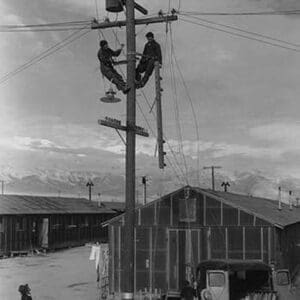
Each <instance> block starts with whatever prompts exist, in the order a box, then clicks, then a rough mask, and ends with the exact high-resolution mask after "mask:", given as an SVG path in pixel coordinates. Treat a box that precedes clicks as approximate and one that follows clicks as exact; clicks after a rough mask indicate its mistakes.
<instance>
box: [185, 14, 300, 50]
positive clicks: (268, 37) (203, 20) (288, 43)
mask: <svg viewBox="0 0 300 300" xmlns="http://www.w3.org/2000/svg"><path fill="white" fill-rule="evenodd" d="M182 15H184V16H186V15H185V14H182ZM189 17H190V18H193V19H196V20H199V21H202V22H205V23H209V24H213V25H217V26H220V27H225V28H229V29H233V30H236V31H239V32H243V33H247V34H251V35H255V36H259V37H262V38H266V39H268V40H271V41H275V42H280V43H283V44H287V45H290V46H294V47H300V44H295V43H291V42H287V41H284V40H281V39H277V38H273V37H270V36H268V35H265V34H261V33H257V32H253V31H249V30H245V29H241V28H238V27H235V26H231V25H226V24H222V23H218V22H214V21H211V20H207V19H203V18H199V17H194V16H189Z"/></svg>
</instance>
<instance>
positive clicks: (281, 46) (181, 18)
mask: <svg viewBox="0 0 300 300" xmlns="http://www.w3.org/2000/svg"><path fill="white" fill-rule="evenodd" d="M179 19H180V20H181V21H183V22H186V23H190V24H195V25H198V26H201V27H204V28H209V29H212V30H216V31H220V32H223V33H227V34H230V35H233V36H237V37H241V38H245V39H248V40H253V41H257V42H260V43H263V44H266V45H270V46H273V47H278V48H282V49H286V50H289V51H294V52H300V49H295V48H291V47H287V46H283V45H280V44H276V43H272V42H268V41H266V40H262V39H259V38H254V37H251V36H247V35H243V34H240V33H236V32H232V31H229V30H225V29H220V28H217V27H214V26H211V25H207V24H203V23H199V22H195V21H191V20H188V19H186V17H180V18H179Z"/></svg>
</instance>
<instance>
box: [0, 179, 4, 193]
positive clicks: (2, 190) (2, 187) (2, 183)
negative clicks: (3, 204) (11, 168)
mask: <svg viewBox="0 0 300 300" xmlns="http://www.w3.org/2000/svg"><path fill="white" fill-rule="evenodd" d="M0 181H1V194H2V195H4V180H0Z"/></svg>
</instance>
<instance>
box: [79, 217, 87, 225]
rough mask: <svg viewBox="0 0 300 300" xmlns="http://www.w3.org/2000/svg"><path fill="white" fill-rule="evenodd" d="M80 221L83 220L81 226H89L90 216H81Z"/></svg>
mask: <svg viewBox="0 0 300 300" xmlns="http://www.w3.org/2000/svg"><path fill="white" fill-rule="evenodd" d="M80 222H81V224H80V227H88V226H89V220H88V217H86V216H83V217H81V220H80Z"/></svg>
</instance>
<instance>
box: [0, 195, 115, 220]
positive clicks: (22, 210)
mask: <svg viewBox="0 0 300 300" xmlns="http://www.w3.org/2000/svg"><path fill="white" fill-rule="evenodd" d="M100 213H105V214H115V211H113V210H111V209H110V208H105V207H104V208H103V207H98V206H97V203H93V202H91V201H89V200H87V199H85V198H67V197H45V196H26V195H0V214H1V215H20V214H100Z"/></svg>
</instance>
